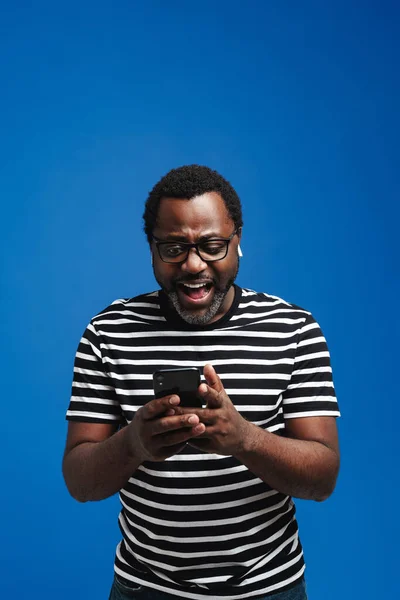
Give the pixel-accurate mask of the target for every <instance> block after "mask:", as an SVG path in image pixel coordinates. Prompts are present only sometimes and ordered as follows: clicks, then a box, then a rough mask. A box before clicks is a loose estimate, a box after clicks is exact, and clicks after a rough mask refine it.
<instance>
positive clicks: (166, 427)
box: [150, 413, 200, 436]
mask: <svg viewBox="0 0 400 600" xmlns="http://www.w3.org/2000/svg"><path fill="white" fill-rule="evenodd" d="M199 423H200V419H199V417H198V416H197V415H194V414H193V413H189V414H183V415H174V416H171V417H161V419H155V420H154V421H153V423H152V424H151V430H150V435H151V436H156V435H161V434H165V433H169V432H171V431H176V430H177V429H189V428H191V427H196V426H197V425H198V424H199Z"/></svg>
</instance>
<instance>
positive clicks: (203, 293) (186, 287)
mask: <svg viewBox="0 0 400 600" xmlns="http://www.w3.org/2000/svg"><path fill="white" fill-rule="evenodd" d="M212 287H213V284H212V282H211V281H205V282H201V281H200V282H198V283H195V282H188V281H187V282H185V283H180V284H179V290H180V291H181V292H183V294H184V295H185V297H186V298H189V299H190V300H192V301H193V302H199V301H201V300H205V299H206V298H207V296H208V295H209V293H210V292H211V289H212Z"/></svg>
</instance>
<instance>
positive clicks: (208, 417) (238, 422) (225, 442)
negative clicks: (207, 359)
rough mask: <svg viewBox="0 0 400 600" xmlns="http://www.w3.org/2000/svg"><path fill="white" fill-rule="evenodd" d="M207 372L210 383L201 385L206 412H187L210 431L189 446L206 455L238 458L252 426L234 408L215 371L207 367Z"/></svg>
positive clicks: (205, 374) (200, 389) (204, 410)
mask: <svg viewBox="0 0 400 600" xmlns="http://www.w3.org/2000/svg"><path fill="white" fill-rule="evenodd" d="M203 372H204V377H205V380H206V382H207V383H202V384H201V385H200V387H199V395H200V396H201V397H202V398H203V400H204V402H205V403H206V408H201V409H194V408H190V409H184V410H185V412H187V411H189V410H190V412H191V413H194V414H197V415H198V417H199V418H200V422H201V423H204V425H205V426H206V430H205V432H204V433H203V434H201V435H200V436H198V437H196V439H195V440H194V439H192V440H190V442H189V443H190V445H191V446H194V447H195V448H198V449H199V450H203V451H205V452H211V453H216V454H224V455H235V454H236V453H237V452H238V451H240V449H241V448H242V446H243V440H244V439H245V436H246V435H249V433H250V432H249V429H250V428H251V423H249V422H248V421H246V419H244V418H243V417H242V416H241V415H240V413H239V412H238V411H237V410H236V408H235V407H234V405H233V404H232V401H231V399H230V398H229V396H228V394H227V393H226V392H225V389H224V386H223V385H222V382H221V380H220V378H219V377H218V375H217V373H216V372H215V369H214V367H212V366H211V365H205V367H204V371H203Z"/></svg>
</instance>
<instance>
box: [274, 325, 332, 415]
mask: <svg viewBox="0 0 400 600" xmlns="http://www.w3.org/2000/svg"><path fill="white" fill-rule="evenodd" d="M283 415H284V417H285V419H294V418H297V417H321V416H329V417H339V416H340V412H339V406H338V402H337V399H336V393H335V388H334V384H333V378H332V368H331V361H330V355H329V350H328V346H327V343H326V340H325V338H324V336H323V334H322V331H321V329H320V327H319V325H318V323H317V322H316V321H315V319H314V318H313V317H312V316H311V315H309V316H308V317H307V319H306V321H305V323H304V325H303V327H302V328H301V330H300V333H299V336H298V342H297V349H296V357H295V361H294V366H293V371H292V376H291V379H290V382H289V385H288V387H287V389H286V391H285V392H284V394H283Z"/></svg>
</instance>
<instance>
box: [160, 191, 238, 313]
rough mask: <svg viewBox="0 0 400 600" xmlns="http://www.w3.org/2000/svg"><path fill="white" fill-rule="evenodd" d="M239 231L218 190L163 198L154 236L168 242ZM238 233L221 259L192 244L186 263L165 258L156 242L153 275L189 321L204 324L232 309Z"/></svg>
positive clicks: (199, 238)
mask: <svg viewBox="0 0 400 600" xmlns="http://www.w3.org/2000/svg"><path fill="white" fill-rule="evenodd" d="M234 230H235V225H234V222H233V221H232V219H231V218H230V216H229V214H228V211H227V209H226V207H225V203H224V201H223V199H222V198H221V196H220V195H219V194H217V193H216V192H209V193H206V194H203V195H201V196H196V197H195V198H192V199H191V200H186V199H177V198H163V199H162V200H161V202H160V205H159V209H158V216H157V224H156V227H155V229H154V231H153V235H154V236H155V237H156V238H158V239H160V240H163V241H169V242H174V241H175V242H176V241H179V242H187V243H196V242H200V241H204V240H206V239H207V240H208V239H215V238H228V237H230V236H231V235H232V233H233V232H234ZM238 243H239V237H238V236H237V235H235V236H233V238H232V240H231V242H230V244H229V247H228V254H227V255H226V257H225V258H224V259H222V260H219V261H215V262H205V261H204V260H202V259H201V258H200V256H199V255H198V253H197V252H196V250H195V249H194V248H191V249H190V251H189V254H188V257H187V259H186V260H185V262H183V263H181V264H170V263H165V262H163V261H162V260H161V258H160V256H159V253H158V250H157V248H156V244H155V242H154V241H153V242H152V244H151V250H152V253H153V269H154V276H155V278H156V280H157V282H158V284H159V285H160V287H161V288H162V289H163V290H164V292H165V293H166V294H167V296H168V298H169V300H170V302H171V304H172V305H173V307H174V308H175V310H176V311H177V312H178V314H179V315H180V316H181V317H182V318H183V319H184V320H185V321H187V322H188V323H191V324H197V325H205V324H207V323H212V322H213V321H216V320H217V319H219V318H221V317H222V316H223V315H224V314H225V313H226V312H227V311H228V310H229V308H230V306H231V304H232V302H233V298H234V290H233V287H232V284H233V282H234V280H235V278H236V275H237V272H238V265H239V259H238V252H237V247H238Z"/></svg>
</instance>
